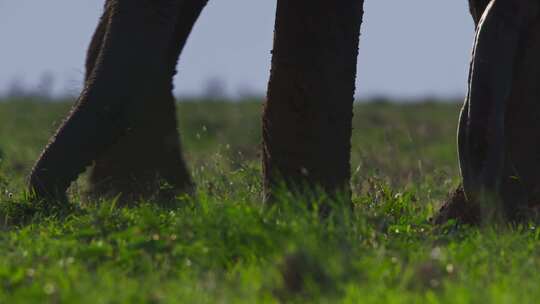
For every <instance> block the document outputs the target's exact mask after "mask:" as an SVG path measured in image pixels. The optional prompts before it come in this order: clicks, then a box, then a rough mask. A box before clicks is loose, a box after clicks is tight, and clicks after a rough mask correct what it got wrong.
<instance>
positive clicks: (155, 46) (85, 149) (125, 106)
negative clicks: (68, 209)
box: [29, 0, 182, 199]
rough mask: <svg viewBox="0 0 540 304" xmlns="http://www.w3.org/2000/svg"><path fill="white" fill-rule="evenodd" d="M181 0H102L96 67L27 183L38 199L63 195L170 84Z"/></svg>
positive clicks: (130, 127)
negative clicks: (103, 27) (104, 8)
mask: <svg viewBox="0 0 540 304" xmlns="http://www.w3.org/2000/svg"><path fill="white" fill-rule="evenodd" d="M181 2H182V1H173V0H171V1H160V2H149V1H145V0H109V1H108V2H107V4H106V5H107V10H108V15H107V16H106V17H107V22H106V31H105V35H104V36H103V43H102V44H101V50H100V52H99V55H98V56H97V59H96V63H95V67H94V68H93V69H92V71H91V72H90V76H89V77H88V81H87V82H86V83H85V88H84V90H83V92H82V93H81V96H80V97H79V100H78V102H77V103H76V105H75V107H74V108H73V110H72V111H71V113H70V114H69V116H68V118H67V119H66V120H65V121H64V123H63V124H62V126H61V127H60V128H59V130H58V131H57V132H56V134H55V136H53V137H52V139H51V141H50V143H49V144H48V145H47V147H46V148H45V150H44V152H43V153H42V154H41V156H40V158H39V159H38V161H37V163H36V164H35V166H34V168H33V170H32V172H31V174H30V178H29V188H30V191H32V192H34V193H35V195H36V196H37V197H38V198H43V199H58V198H64V197H65V191H66V189H67V187H68V186H69V185H70V183H71V182H72V181H73V180H74V179H75V178H76V177H77V176H78V175H79V174H80V173H81V172H82V171H83V170H84V169H85V168H86V167H87V166H89V165H90V164H91V163H92V162H93V161H94V160H96V159H98V157H100V156H101V155H103V154H104V153H106V152H107V151H108V150H109V149H110V148H111V147H112V146H113V145H114V144H116V143H118V142H119V141H120V140H121V138H122V137H123V136H126V134H129V133H130V130H131V129H132V128H134V127H135V126H136V125H135V124H134V121H137V119H138V118H139V117H143V116H144V115H143V114H144V111H145V109H146V103H148V101H149V100H152V98H153V97H154V96H155V94H156V93H155V92H164V91H166V90H167V91H170V90H171V89H172V85H171V82H170V79H171V76H170V75H171V68H170V65H171V64H170V52H171V41H172V40H173V38H174V35H175V33H176V32H177V29H176V25H177V23H178V22H177V20H178V19H177V15H178V11H179V10H180V3H181ZM142 145H144V143H142Z"/></svg>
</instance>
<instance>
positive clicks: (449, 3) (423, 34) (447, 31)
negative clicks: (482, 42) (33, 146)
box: [0, 0, 473, 98]
mask: <svg viewBox="0 0 540 304" xmlns="http://www.w3.org/2000/svg"><path fill="white" fill-rule="evenodd" d="M103 2H104V1H103V0H0V93H2V92H5V91H6V89H7V88H8V87H9V86H10V85H11V84H12V83H13V81H14V80H17V81H20V82H22V83H23V84H25V85H26V86H29V87H35V86H36V85H37V84H38V83H39V80H40V79H41V77H42V75H43V74H44V73H51V74H52V75H53V76H54V79H55V92H56V93H64V92H68V93H71V94H76V93H77V92H78V91H79V90H80V86H81V82H82V78H83V74H84V56H85V52H86V47H87V45H88V43H89V41H90V37H91V34H92V32H93V30H94V27H95V26H96V23H97V20H98V18H99V15H100V13H101V10H102V7H103ZM275 4H276V1H275V0H210V1H209V4H208V6H207V7H206V8H205V11H204V12H203V14H202V16H201V18H200V19H199V21H198V22H197V24H196V25H195V29H194V31H193V33H192V35H191V37H190V39H189V40H188V43H187V46H186V48H185V50H184V53H183V54H182V57H181V59H180V66H179V71H180V74H179V75H178V76H177V77H176V79H175V86H176V89H175V93H176V94H178V95H197V94H200V93H201V92H203V91H204V88H205V86H206V84H207V83H208V81H209V79H215V78H219V79H221V80H222V81H223V83H224V85H225V87H226V92H227V93H228V94H230V95H231V96H234V95H237V94H239V93H241V92H244V93H245V92H250V93H257V94H261V95H263V94H264V92H265V90H266V85H267V81H268V74H269V69H270V50H271V48H272V35H273V26H274V16H275ZM466 4H467V0H365V7H364V9H365V15H364V23H363V26H362V36H361V42H360V55H359V60H358V77H357V92H356V95H357V96H358V97H369V96H381V95H382V96H389V97H400V98H413V97H426V96H437V97H457V96H461V95H463V94H464V93H465V88H466V79H467V68H468V61H469V57H470V49H471V45H472V39H473V24H472V20H471V18H470V16H469V14H468V10H467V5H466Z"/></svg>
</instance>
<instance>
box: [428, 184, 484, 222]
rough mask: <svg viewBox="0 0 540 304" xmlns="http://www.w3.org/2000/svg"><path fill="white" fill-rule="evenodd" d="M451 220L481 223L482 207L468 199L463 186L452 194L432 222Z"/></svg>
mask: <svg viewBox="0 0 540 304" xmlns="http://www.w3.org/2000/svg"><path fill="white" fill-rule="evenodd" d="M450 220H456V221H457V222H458V223H461V224H467V225H479V224H480V222H481V216H480V207H479V206H478V204H475V203H474V202H469V201H467V199H466V198H465V192H464V191H463V187H462V186H459V187H458V188H457V189H456V190H454V192H452V193H451V194H450V196H449V197H448V198H447V200H446V201H445V202H444V204H443V205H442V207H441V208H440V209H439V211H438V212H437V214H436V215H435V216H433V218H432V219H431V222H432V223H433V224H435V225H442V224H445V223H447V222H448V221H450Z"/></svg>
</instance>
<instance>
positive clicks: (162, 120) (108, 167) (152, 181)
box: [90, 93, 193, 201]
mask: <svg viewBox="0 0 540 304" xmlns="http://www.w3.org/2000/svg"><path fill="white" fill-rule="evenodd" d="M175 114H176V111H175V105H174V98H173V96H172V95H171V94H170V93H169V94H167V96H159V95H156V97H155V99H153V100H149V101H148V105H147V111H146V114H145V115H144V117H141V118H139V119H137V121H136V122H135V123H134V124H133V128H131V130H130V131H129V132H128V133H127V134H126V135H125V136H124V137H123V138H122V139H121V140H120V141H119V142H118V143H117V144H116V145H114V146H113V147H112V148H111V149H109V150H108V151H107V152H106V153H104V154H103V155H102V156H101V157H100V158H99V159H98V160H97V161H96V162H95V164H94V167H93V168H92V171H91V174H90V194H91V196H106V197H111V196H117V195H119V194H120V199H121V201H128V200H137V199H141V198H157V199H164V200H169V199H172V198H174V195H176V194H179V193H190V192H192V191H193V183H192V181H191V177H190V174H189V171H188V169H187V167H186V164H185V162H184V160H183V158H182V152H181V147H180V139H179V135H178V131H177V122H176V116H175Z"/></svg>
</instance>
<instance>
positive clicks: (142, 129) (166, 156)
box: [86, 0, 206, 200]
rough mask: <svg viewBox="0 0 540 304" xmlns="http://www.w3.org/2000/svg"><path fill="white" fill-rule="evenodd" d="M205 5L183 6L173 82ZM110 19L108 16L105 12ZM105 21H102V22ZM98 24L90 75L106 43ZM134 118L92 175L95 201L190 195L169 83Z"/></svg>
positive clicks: (172, 59)
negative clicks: (106, 198) (96, 198)
mask: <svg viewBox="0 0 540 304" xmlns="http://www.w3.org/2000/svg"><path fill="white" fill-rule="evenodd" d="M205 4H206V0H195V1H186V2H185V3H184V4H182V5H181V6H180V9H179V15H178V21H177V25H176V30H175V34H174V39H173V41H174V42H173V43H172V44H171V46H170V50H169V55H168V57H169V58H168V64H169V67H168V70H169V72H168V73H169V79H168V80H167V81H172V77H173V76H174V74H175V73H176V65H177V61H178V57H179V55H180V53H181V51H182V49H183V48H184V45H185V43H186V40H187V38H188V36H189V34H190V32H191V29H192V27H193V25H194V23H195V22H196V20H197V18H198V16H199V15H200V13H201V11H202V9H203V8H204V6H205ZM105 14H106V13H105ZM104 19H105V18H102V20H104ZM102 33H104V27H103V26H102V25H101V23H100V25H98V28H97V30H96V33H95V34H94V37H93V40H92V43H91V44H90V47H89V50H88V55H87V65H86V66H87V75H89V74H90V73H91V70H92V69H93V68H94V66H95V62H94V61H95V60H96V58H97V56H96V49H97V47H96V46H99V45H100V44H101V43H102V42H101V41H100V39H103V35H102ZM161 87H162V88H164V90H163V91H161V92H156V93H155V96H153V97H152V98H151V99H150V100H148V101H147V102H146V103H145V104H144V109H143V111H142V115H140V116H139V117H137V118H134V120H135V121H134V122H133V124H132V128H131V130H130V131H129V132H128V133H127V134H126V135H125V136H124V137H123V138H122V139H121V140H120V141H119V142H118V143H117V144H116V145H114V146H113V147H112V148H111V149H110V150H108V151H107V152H106V153H105V154H104V155H102V156H101V157H100V158H99V159H98V160H96V162H95V164H94V167H93V168H92V172H91V175H90V185H91V188H90V193H91V195H92V196H117V195H118V194H121V199H122V200H132V199H140V198H150V197H156V196H157V197H158V198H160V199H167V200H168V199H170V198H172V197H173V196H174V195H175V194H178V193H190V192H192V191H193V188H194V185H193V182H192V180H191V177H190V174H189V171H188V169H187V166H186V164H185V162H184V159H183V157H182V149H181V144H180V138H179V134H178V131H177V128H178V126H177V120H176V109H175V108H176V107H175V104H174V103H175V101H174V97H173V95H172V93H171V90H170V88H171V87H172V86H171V84H170V83H164V84H163V85H162V86H161Z"/></svg>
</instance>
